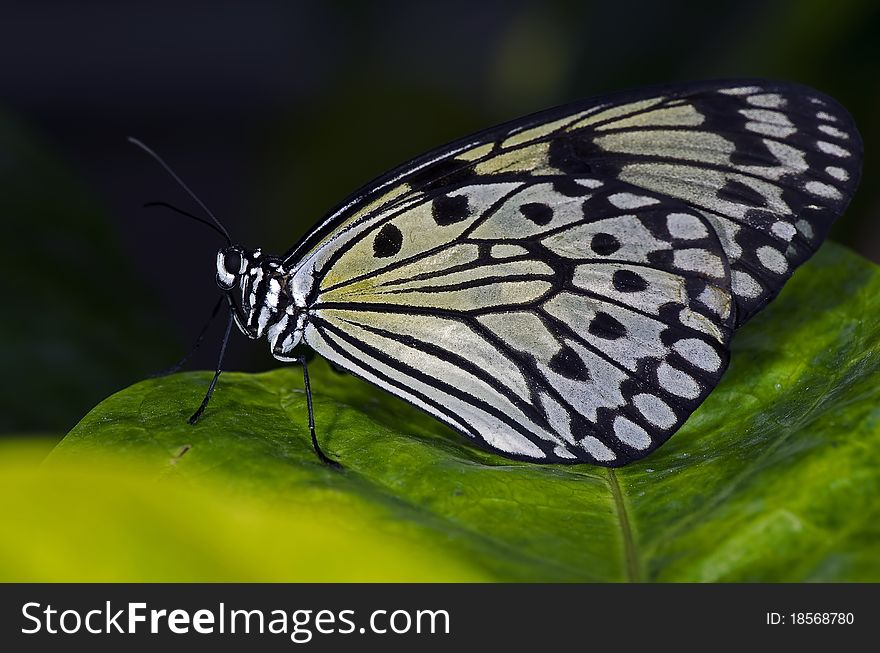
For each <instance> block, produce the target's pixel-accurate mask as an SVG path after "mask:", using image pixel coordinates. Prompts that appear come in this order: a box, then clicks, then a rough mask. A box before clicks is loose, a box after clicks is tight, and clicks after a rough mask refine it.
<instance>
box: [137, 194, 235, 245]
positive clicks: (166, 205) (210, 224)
mask: <svg viewBox="0 0 880 653" xmlns="http://www.w3.org/2000/svg"><path fill="white" fill-rule="evenodd" d="M157 206H161V207H162V208H165V209H171V210H172V211H174V212H175V213H179V214H180V215H182V216H185V217H187V218H190V219H191V220H195V221H196V222H200V223H202V224H203V225H205V226H206V227H210V228H211V229H213V230H214V231H216V232H217V233H218V234H220V235H221V236H223V237H224V238H226V234H225V233H224V232H222V231H220V230H219V229H218V228H217V225H215V224H214V223H213V222H208V221H207V220H205V219H204V218H200V217H199V216H197V215H193V214H192V213H190V212H189V211H184V210H183V209H181V208H178V207H176V206H174V205H173V204H169V203H168V202H147V203H146V204H144V208H145V209H152V208H154V207H157ZM226 240H227V241H228V240H229V239H228V238H226Z"/></svg>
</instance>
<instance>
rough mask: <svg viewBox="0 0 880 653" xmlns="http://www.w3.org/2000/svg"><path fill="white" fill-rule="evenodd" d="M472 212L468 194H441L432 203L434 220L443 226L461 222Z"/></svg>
mask: <svg viewBox="0 0 880 653" xmlns="http://www.w3.org/2000/svg"><path fill="white" fill-rule="evenodd" d="M470 213H471V211H470V207H469V206H468V198H467V195H439V196H438V197H436V198H435V199H434V201H433V203H432V204H431V214H432V215H433V216H434V222H436V223H437V224H438V225H440V226H441V227H445V226H447V225H450V224H455V223H456V222H461V221H462V220H465V219H467V218H468V216H470Z"/></svg>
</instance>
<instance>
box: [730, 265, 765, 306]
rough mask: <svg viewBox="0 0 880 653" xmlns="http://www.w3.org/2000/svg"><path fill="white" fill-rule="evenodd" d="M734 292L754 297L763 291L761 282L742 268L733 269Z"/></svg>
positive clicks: (749, 297) (750, 297) (742, 295)
mask: <svg viewBox="0 0 880 653" xmlns="http://www.w3.org/2000/svg"><path fill="white" fill-rule="evenodd" d="M733 292H734V293H735V294H737V295H739V296H741V297H746V298H748V299H754V298H755V297H758V296H759V295H760V294H761V292H762V288H761V284H759V283H758V282H757V281H755V279H754V277H752V275H750V274H749V273H747V272H743V271H742V270H734V271H733Z"/></svg>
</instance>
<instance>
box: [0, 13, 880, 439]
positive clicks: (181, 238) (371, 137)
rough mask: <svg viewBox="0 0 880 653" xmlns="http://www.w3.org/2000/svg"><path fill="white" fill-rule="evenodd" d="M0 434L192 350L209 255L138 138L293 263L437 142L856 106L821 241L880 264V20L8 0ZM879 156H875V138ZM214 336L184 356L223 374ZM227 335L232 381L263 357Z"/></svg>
mask: <svg viewBox="0 0 880 653" xmlns="http://www.w3.org/2000/svg"><path fill="white" fill-rule="evenodd" d="M0 7H2V11H0V221H2V233H3V234H4V236H3V242H4V245H5V247H4V248H3V249H4V250H6V253H5V255H4V256H5V263H4V267H5V270H6V279H7V283H6V284H5V285H6V286H7V291H5V299H4V302H3V303H4V309H3V318H2V326H0V364H2V372H3V374H2V378H3V381H2V383H3V386H2V388H0V392H2V395H0V396H2V399H0V432H5V433H10V434H14V433H18V434H21V433H35V432H46V433H56V434H62V433H63V432H65V431H66V430H68V429H69V428H70V427H71V426H72V425H73V424H74V423H75V422H76V421H77V420H78V419H79V417H81V416H82V415H83V414H84V413H85V412H86V411H87V410H88V409H89V408H91V407H92V406H93V405H94V404H95V403H96V402H97V401H99V400H100V399H102V398H103V397H105V396H106V395H107V394H109V393H111V392H113V391H115V390H119V389H122V388H124V387H125V386H127V385H129V384H131V383H133V382H135V381H137V380H139V379H142V378H144V377H145V376H146V375H147V374H148V373H149V372H151V371H154V370H157V369H160V368H162V367H164V366H166V365H168V364H170V363H171V362H173V361H174V360H175V359H176V358H178V357H179V356H180V355H182V354H183V352H184V351H185V350H186V349H187V348H188V347H189V345H190V343H191V340H192V338H194V336H195V334H196V333H197V332H198V329H199V328H200V326H201V325H202V323H203V321H204V319H206V317H207V315H208V313H209V312H210V308H211V306H212V305H213V303H214V301H215V299H216V297H217V292H218V291H217V289H216V287H215V286H214V281H213V277H214V257H215V254H216V249H217V247H218V246H219V245H220V244H221V241H220V240H219V238H218V237H217V236H216V235H215V234H213V233H212V232H211V231H209V230H207V229H205V228H204V227H201V226H199V225H197V224H194V223H191V222H190V221H187V220H185V219H182V218H179V217H178V216H175V215H174V214H171V213H166V212H163V211H162V210H160V209H153V210H152V211H147V210H144V209H142V208H140V207H141V204H143V203H144V202H146V201H150V200H166V201H170V202H173V203H177V204H179V205H180V206H182V207H183V208H187V209H190V210H195V208H196V207H194V206H193V203H192V202H191V201H190V200H188V199H187V198H186V197H185V196H184V195H183V194H182V192H181V191H180V190H179V189H178V188H176V187H175V186H174V184H173V183H172V182H170V181H169V179H168V178H167V177H166V175H165V173H164V172H163V171H162V170H161V169H160V168H159V167H158V166H157V165H156V164H155V163H154V162H152V161H151V160H149V159H148V158H146V157H145V156H144V155H143V154H142V153H141V152H139V151H138V150H136V149H135V148H133V147H132V146H130V145H128V144H127V143H126V141H125V137H126V136H128V135H135V136H138V137H139V138H141V139H143V140H144V141H146V142H147V143H148V144H149V145H151V146H152V147H153V148H154V149H156V150H157V151H159V152H160V153H161V154H162V155H163V156H164V157H165V158H166V159H167V160H168V161H169V162H170V163H171V165H172V166H173V167H174V168H175V169H176V170H177V172H178V173H179V174H180V175H181V176H182V177H183V178H184V179H185V180H186V181H187V183H189V185H190V186H191V187H192V188H193V189H194V190H195V191H196V192H197V193H198V194H199V195H200V196H201V198H202V199H203V201H204V202H205V203H206V204H208V206H210V207H211V208H212V209H213V210H214V212H215V213H217V214H218V215H219V216H220V217H221V219H222V220H223V221H224V222H225V223H226V224H227V225H228V227H229V230H230V231H231V232H232V235H233V237H234V239H235V240H237V241H239V242H240V243H242V244H244V245H248V246H261V247H263V248H264V249H265V250H267V251H270V252H276V253H281V252H283V251H284V250H286V249H287V248H288V247H289V246H290V245H291V244H293V242H294V241H295V240H296V239H297V238H298V237H299V236H300V234H302V233H303V232H304V231H305V230H306V229H308V228H309V226H310V225H312V224H314V223H315V222H316V221H317V220H318V219H319V218H320V217H321V215H322V214H323V213H324V212H325V211H327V210H328V209H329V208H331V207H332V206H333V205H335V204H336V203H337V202H338V201H339V200H341V199H342V198H343V197H344V196H346V195H347V194H348V193H350V192H351V191H352V190H354V189H355V188H356V187H358V186H359V185H361V184H363V183H365V182H367V181H369V180H370V179H371V178H372V177H374V176H376V175H378V174H380V173H382V172H383V171H384V170H386V169H388V168H390V167H392V166H394V165H396V164H398V163H400V162H402V161H404V160H406V159H408V158H410V157H412V156H415V155H417V154H419V153H421V152H423V151H425V150H427V149H430V148H432V147H434V146H437V145H441V144H443V143H444V142H446V141H449V140H452V139H454V138H457V137H459V136H463V135H465V134H467V133H469V132H472V131H476V130H478V129H481V128H484V127H487V126H490V125H492V124H495V123H498V122H501V121H504V120H508V119H511V118H515V117H517V116H519V115H523V114H526V113H530V112H533V111H536V110H539V109H543V108H547V107H550V106H553V105H557V104H561V103H565V102H568V101H572V100H576V99H581V98H585V97H588V96H591V95H596V94H601V93H605V92H611V91H617V90H622V89H625V88H629V87H635V86H641V85H647V84H656V83H668V82H673V81H678V80H689V79H705V78H719V77H743V76H747V77H752V76H763V77H772V78H779V79H787V80H793V81H798V82H802V83H805V84H808V85H811V86H813V87H815V88H817V89H819V90H821V91H824V92H826V93H828V94H830V95H832V96H834V97H836V98H837V99H838V100H840V101H841V102H842V103H843V104H844V105H845V106H847V107H848V108H849V109H850V110H851V112H852V113H853V115H854V116H855V118H856V121H857V123H858V124H859V126H860V128H861V130H862V134H863V137H864V140H865V149H866V161H865V172H864V177H863V181H862V186H861V189H860V192H859V194H858V195H857V197H856V200H855V202H854V203H853V205H852V207H851V208H850V210H849V211H848V213H847V214H846V215H845V216H844V218H843V219H841V221H840V223H839V224H838V226H837V227H836V228H835V231H834V233H833V235H832V237H833V238H835V239H836V240H838V241H840V242H843V243H845V244H847V245H849V246H851V247H853V248H854V249H856V250H857V251H859V252H860V253H862V254H863V255H865V256H866V257H868V258H870V259H872V260H874V261H875V262H877V261H880V221H878V220H877V213H878V202H880V188H878V186H877V184H875V183H874V179H875V177H876V174H878V173H877V167H878V165H880V164H878V162H877V157H876V156H875V155H874V152H876V151H880V143H877V141H878V140H880V133H878V129H877V119H876V116H877V115H880V69H878V65H880V4H878V3H876V2H871V1H867V0H866V1H857V0H837V1H834V2H825V1H819V0H789V1H778V2H759V1H740V2H730V3H722V2H716V3H706V2H685V1H682V0H678V1H675V0H667V1H665V2H626V1H622V0H615V1H613V2H608V1H607V0H603V1H597V2H569V1H565V0H556V1H545V2H540V3H538V2H523V1H520V2H500V1H488V2H474V1H470V2H469V1H465V0H447V1H445V2H437V3H427V2H372V3H367V2H354V1H352V2H341V1H336V2H266V1H263V2H256V1H251V2H238V3H232V2H196V1H192V0H185V1H182V0H179V1H178V2H175V3H168V4H162V3H156V2H124V3H114V2H102V3H95V2H76V3H73V2H60V1H56V2H39V3H34V2H20V3H19V2H4V3H2V4H0ZM875 143H877V145H875ZM220 330H221V327H220V324H219V323H218V324H217V325H216V326H215V329H214V331H212V333H211V335H210V336H209V340H208V341H206V345H205V347H204V348H203V349H204V351H202V352H200V354H199V355H198V356H197V357H196V358H195V361H194V363H195V367H203V368H208V367H211V366H212V365H213V359H214V357H215V352H216V348H217V346H218V343H217V340H218V339H219V336H220V333H219V332H220ZM274 365H275V363H274V362H273V359H271V358H270V357H269V355H268V351H267V348H266V345H265V343H264V342H260V343H257V344H254V343H250V342H248V341H246V340H245V339H244V338H241V337H238V338H235V339H234V341H233V343H232V349H231V352H230V355H229V357H228V362H227V367H228V368H230V369H238V370H249V371H250V370H260V369H267V368H269V367H272V366H274Z"/></svg>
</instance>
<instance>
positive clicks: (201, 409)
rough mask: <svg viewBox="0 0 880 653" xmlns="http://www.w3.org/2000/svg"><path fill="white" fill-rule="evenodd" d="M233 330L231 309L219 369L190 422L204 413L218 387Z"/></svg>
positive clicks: (219, 359) (218, 362)
mask: <svg viewBox="0 0 880 653" xmlns="http://www.w3.org/2000/svg"><path fill="white" fill-rule="evenodd" d="M231 332H232V310H231V309H230V311H229V319H228V320H227V322H226V333H225V334H223V344H221V345H220V357H219V358H218V359H217V370H216V371H215V372H214V378H213V379H211V385H209V386H208V391H207V392H206V393H205V398H204V399H202V403H201V405H200V406H199V407H198V409H197V410H196V412H194V413H193V414H192V416H191V417H190V418H189V420H187V421H188V422H189V423H190V424H195V423H196V422H197V421H199V417H201V416H202V413H204V412H205V408H207V406H208V402H209V401H211V395H213V394H214V388H216V387H217V379H218V378H219V377H220V372H222V371H223V370H222V367H223V357H224V356H225V355H226V343H227V342H229V334H230V333H231Z"/></svg>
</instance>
